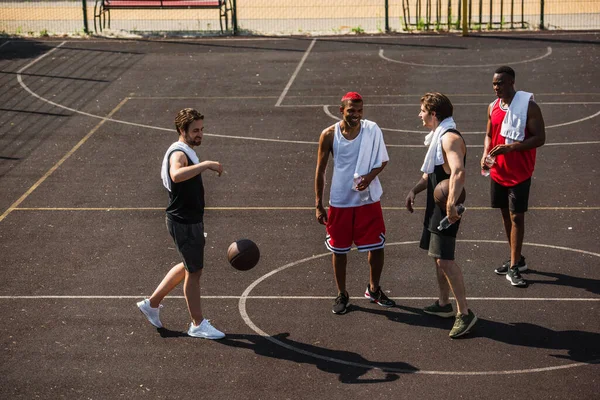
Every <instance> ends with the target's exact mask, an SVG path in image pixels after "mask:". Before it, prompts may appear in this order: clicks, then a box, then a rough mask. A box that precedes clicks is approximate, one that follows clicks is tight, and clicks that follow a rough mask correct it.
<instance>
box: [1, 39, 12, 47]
mask: <svg viewBox="0 0 600 400" xmlns="http://www.w3.org/2000/svg"><path fill="white" fill-rule="evenodd" d="M9 43H10V40H7V41H6V42H4V43H2V44H0V49H1V48H3V47H4V46H6V45H7V44H9Z"/></svg>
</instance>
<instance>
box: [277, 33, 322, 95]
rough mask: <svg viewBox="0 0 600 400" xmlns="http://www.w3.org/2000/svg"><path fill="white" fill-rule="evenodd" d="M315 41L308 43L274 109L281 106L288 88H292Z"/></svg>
mask: <svg viewBox="0 0 600 400" xmlns="http://www.w3.org/2000/svg"><path fill="white" fill-rule="evenodd" d="M316 41H317V39H313V40H312V42H310V46H308V49H306V51H305V52H304V55H303V56H302V59H301V60H300V63H299V64H298V66H297V67H296V70H295V71H294V73H293V74H292V77H291V78H290V80H289V81H288V83H287V85H286V86H285V89H283V92H282V93H281V96H279V100H277V103H275V107H279V106H280V105H281V102H282V101H283V99H284V98H285V95H286V94H287V92H288V90H290V87H291V86H292V83H294V80H295V79H296V76H298V73H299V72H300V69H301V68H302V65H304V61H306V59H307V58H308V55H309V54H310V51H311V50H312V48H313V46H314V45H315V42H316Z"/></svg>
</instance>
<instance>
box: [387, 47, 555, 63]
mask: <svg viewBox="0 0 600 400" xmlns="http://www.w3.org/2000/svg"><path fill="white" fill-rule="evenodd" d="M550 54H552V47H547V48H546V53H545V54H543V55H541V56H539V57H535V58H530V59H524V60H521V61H510V62H509V61H502V62H500V63H494V64H473V65H468V64H467V65H460V64H444V63H439V64H419V63H413V62H409V61H400V60H394V59H392V58H389V57H386V56H384V55H383V49H379V57H381V58H383V59H384V60H386V61H390V62H393V63H398V64H406V65H414V66H417V67H431V68H478V67H497V66H498V65H500V64H502V65H516V64H525V63H529V62H533V61H538V60H541V59H544V58H546V57H548V56H550Z"/></svg>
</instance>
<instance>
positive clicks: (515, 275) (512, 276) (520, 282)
mask: <svg viewBox="0 0 600 400" xmlns="http://www.w3.org/2000/svg"><path fill="white" fill-rule="evenodd" d="M506 279H507V280H508V281H509V282H510V284H511V285H513V286H527V282H525V279H523V277H522V276H521V273H520V272H519V268H517V266H516V265H514V266H512V267H511V268H510V269H509V270H508V273H507V274H506Z"/></svg>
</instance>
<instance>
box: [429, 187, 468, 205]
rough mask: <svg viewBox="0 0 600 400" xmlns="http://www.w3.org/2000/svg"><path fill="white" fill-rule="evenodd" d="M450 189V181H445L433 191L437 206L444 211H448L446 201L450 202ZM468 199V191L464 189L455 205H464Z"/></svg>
mask: <svg viewBox="0 0 600 400" xmlns="http://www.w3.org/2000/svg"><path fill="white" fill-rule="evenodd" d="M449 189H450V180H449V179H444V180H443V181H441V182H440V183H438V184H437V186H436V187H435V189H434V190H433V199H434V200H435V204H437V205H438V207H440V208H442V209H444V210H445V209H446V201H447V200H448V192H449ZM466 198H467V191H466V190H465V188H464V187H463V190H462V193H461V194H460V196H459V197H458V200H457V201H456V203H455V204H463V203H464V202H465V200H466Z"/></svg>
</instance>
